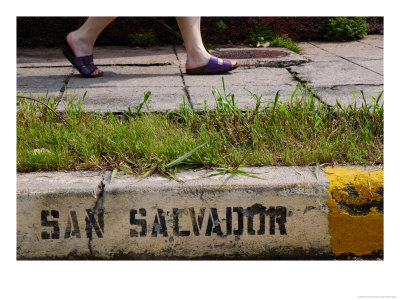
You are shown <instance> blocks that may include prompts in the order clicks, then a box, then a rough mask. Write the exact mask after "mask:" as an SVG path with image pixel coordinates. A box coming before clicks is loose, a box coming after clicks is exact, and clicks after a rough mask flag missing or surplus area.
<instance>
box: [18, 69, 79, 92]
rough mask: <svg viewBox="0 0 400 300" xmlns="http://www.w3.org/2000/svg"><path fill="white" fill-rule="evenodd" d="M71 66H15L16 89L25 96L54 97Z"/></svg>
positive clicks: (62, 85)
mask: <svg viewBox="0 0 400 300" xmlns="http://www.w3.org/2000/svg"><path fill="white" fill-rule="evenodd" d="M72 70H73V68H72V67H68V68H57V69H56V68H46V69H39V68H29V69H25V68H17V91H21V92H23V93H24V94H25V96H28V97H29V96H33V97H38V96H46V93H47V91H48V95H49V96H50V97H56V96H58V95H59V94H60V89H61V88H63V87H64V81H65V79H66V78H67V77H68V75H69V74H71V73H72Z"/></svg>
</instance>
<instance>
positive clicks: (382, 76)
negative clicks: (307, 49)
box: [308, 42, 383, 77]
mask: <svg viewBox="0 0 400 300" xmlns="http://www.w3.org/2000/svg"><path fill="white" fill-rule="evenodd" d="M308 43H309V44H310V45H313V46H314V47H317V48H318V49H321V50H323V51H325V52H328V53H330V54H333V55H335V56H337V57H340V58H342V59H344V60H347V61H348V62H351V63H352V64H355V65H356V66H359V67H361V68H364V69H366V70H368V71H371V72H374V73H375V74H378V75H380V76H382V77H383V75H382V74H380V73H378V72H376V71H374V70H371V69H369V68H367V67H365V66H362V65H360V64H358V63H355V62H354V61H351V60H350V59H348V58H346V57H343V56H340V55H337V54H335V53H333V52H330V51H328V50H325V49H323V48H321V47H318V46H317V45H314V44H313V43H310V42H308Z"/></svg>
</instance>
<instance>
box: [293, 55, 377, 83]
mask: <svg viewBox="0 0 400 300" xmlns="http://www.w3.org/2000/svg"><path fill="white" fill-rule="evenodd" d="M289 70H290V71H291V72H295V73H297V77H298V78H299V79H300V80H301V81H302V82H307V81H308V80H309V83H310V84H312V85H315V86H318V87H321V86H326V87H329V86H333V85H346V84H365V85H368V84H372V85H377V84H383V76H381V75H378V74H376V73H374V72H372V71H369V70H367V69H365V68H363V67H361V66H358V65H355V64H353V63H351V62H348V61H346V60H342V61H337V62H335V63H334V64H332V63H331V62H325V61H320V62H312V63H308V64H303V65H300V66H293V67H289Z"/></svg>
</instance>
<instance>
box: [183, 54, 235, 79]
mask: <svg viewBox="0 0 400 300" xmlns="http://www.w3.org/2000/svg"><path fill="white" fill-rule="evenodd" d="M237 67H238V64H237V63H236V64H235V65H232V62H231V61H230V60H223V59H221V58H218V57H216V56H211V58H210V60H209V61H208V64H207V65H205V66H202V67H198V68H192V69H186V73H187V74H189V75H209V74H223V73H226V72H229V71H232V70H234V69H236V68H237Z"/></svg>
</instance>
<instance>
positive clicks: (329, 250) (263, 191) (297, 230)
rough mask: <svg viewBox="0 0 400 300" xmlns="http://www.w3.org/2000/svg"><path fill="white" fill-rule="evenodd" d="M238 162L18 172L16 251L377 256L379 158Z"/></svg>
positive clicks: (36, 255) (22, 255) (78, 255)
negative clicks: (219, 170) (211, 169)
mask: <svg viewBox="0 0 400 300" xmlns="http://www.w3.org/2000/svg"><path fill="white" fill-rule="evenodd" d="M246 170H248V171H251V172H255V173H258V174H257V176H259V177H261V178H263V179H264V180H260V179H255V178H250V177H246V176H230V175H218V176H213V177H209V178H202V177H200V176H201V175H202V174H204V173H205V171H204V170H197V171H186V172H182V173H179V175H178V177H179V178H180V179H182V180H183V181H184V182H183V183H179V182H177V181H171V180H169V179H167V178H163V177H161V176H157V175H156V176H152V177H150V178H146V179H144V180H141V181H139V180H138V179H137V178H135V177H133V176H131V175H129V176H128V175H123V174H118V175H117V176H116V177H115V178H114V179H113V180H112V181H110V178H111V172H106V173H98V172H69V173H68V172H65V173H64V172H55V173H27V174H18V175H17V259H19V260H31V259H343V258H346V257H347V256H349V255H350V256H352V255H355V256H370V255H372V256H375V257H376V256H378V257H382V256H383V166H378V167H375V168H374V169H372V168H359V167H334V168H333V167H327V168H325V169H324V170H321V172H320V174H316V172H315V170H314V168H308V167H302V168H300V167H265V168H248V169H246ZM317 175H318V178H317Z"/></svg>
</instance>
